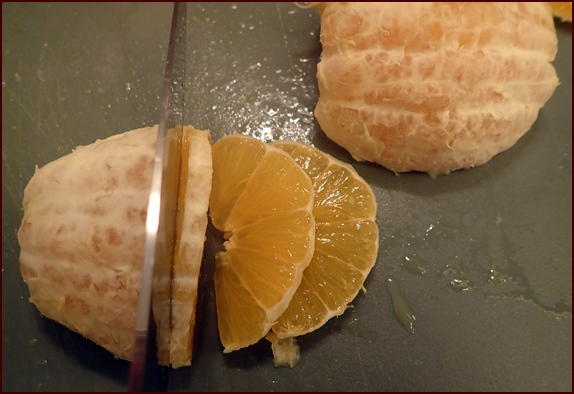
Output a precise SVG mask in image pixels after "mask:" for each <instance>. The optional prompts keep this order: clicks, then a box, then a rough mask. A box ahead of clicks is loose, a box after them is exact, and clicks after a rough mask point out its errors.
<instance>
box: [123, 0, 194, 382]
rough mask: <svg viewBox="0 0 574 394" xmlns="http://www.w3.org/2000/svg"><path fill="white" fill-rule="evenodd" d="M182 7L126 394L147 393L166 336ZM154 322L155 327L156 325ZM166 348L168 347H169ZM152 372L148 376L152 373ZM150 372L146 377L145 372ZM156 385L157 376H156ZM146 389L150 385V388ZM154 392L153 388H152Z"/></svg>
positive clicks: (172, 41) (174, 34)
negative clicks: (160, 337) (158, 305)
mask: <svg viewBox="0 0 574 394" xmlns="http://www.w3.org/2000/svg"><path fill="white" fill-rule="evenodd" d="M186 27H187V5H186V3H179V2H176V3H174V8H173V17H172V23H171V31H170V38H169V46H168V51H167V61H166V68H165V74H164V82H163V93H162V99H161V106H160V116H159V130H158V137H157V145H156V154H155V160H154V169H153V175H152V186H151V192H150V197H149V203H148V210H147V219H146V238H145V250H144V257H143V263H142V278H141V287H140V295H139V302H138V309H137V316H136V325H135V343H134V353H133V360H132V364H131V370H130V380H129V389H130V391H143V390H145V389H146V387H145V386H146V385H145V383H146V381H147V380H149V379H146V375H148V378H149V377H150V376H151V375H152V374H151V373H148V374H146V372H155V375H158V374H157V369H158V368H159V367H158V359H157V355H156V354H155V342H156V335H155V330H156V329H157V331H158V332H159V331H161V330H167V331H168V333H165V334H166V335H167V338H169V337H170V336H171V335H170V334H171V303H170V300H171V285H172V279H173V278H172V264H173V253H174V250H173V249H174V243H175V236H176V234H175V229H176V214H177V199H178V194H179V177H180V170H181V140H182V130H183V127H182V126H183V103H184V80H185V38H186ZM156 298H157V299H159V300H164V301H165V300H167V305H165V304H164V305H162V308H165V307H167V308H169V311H168V313H163V311H162V313H161V314H160V313H158V314H156V316H155V319H154V314H153V312H152V300H154V299H156ZM156 321H157V325H156V324H155V323H156ZM168 345H169V344H168ZM152 368H153V370H151V369H152ZM150 370H151V371H150ZM155 377H156V378H158V379H159V375H158V376H155ZM150 384H151V382H150ZM153 390H154V391H158V390H157V388H153Z"/></svg>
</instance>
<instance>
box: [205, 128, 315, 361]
mask: <svg viewBox="0 0 574 394" xmlns="http://www.w3.org/2000/svg"><path fill="white" fill-rule="evenodd" d="M213 162H214V176H213V179H214V181H213V191H214V192H213V193H212V198H211V201H210V215H211V217H212V219H213V224H214V226H215V227H216V228H217V229H219V230H221V231H223V232H224V237H225V238H228V239H227V241H226V242H225V243H224V246H225V250H226V251H225V252H222V254H220V255H218V257H217V259H216V272H215V289H216V294H215V295H216V305H217V316H218V326H219V335H220V339H221V342H222V344H223V346H224V352H226V353H227V352H231V351H233V350H237V349H240V348H243V347H245V346H248V345H251V344H254V343H256V342H257V341H259V339H261V338H263V337H264V336H265V334H267V333H268V332H269V330H270V328H271V326H272V325H273V324H274V323H275V322H276V321H277V319H278V318H279V316H281V314H283V312H284V311H285V309H286V308H287V306H288V305H289V302H290V301H291V298H292V297H293V294H294V293H295V291H296V289H297V287H298V286H299V284H300V283H301V279H302V277H303V270H304V269H305V268H306V267H307V266H308V265H309V262H310V261H311V258H312V256H313V250H314V243H315V239H314V237H315V220H314V218H313V213H312V210H313V196H314V192H313V185H312V183H311V180H310V179H309V177H308V176H307V175H306V173H305V172H304V171H303V170H302V169H301V167H299V166H298V165H297V163H295V161H294V160H293V159H292V158H291V157H290V156H289V155H287V154H286V153H284V152H282V151H281V150H279V149H276V148H273V147H272V146H270V145H268V144H265V143H263V142H261V141H258V140H256V139H254V138H252V137H247V136H242V135H231V136H228V137H224V138H222V139H221V140H219V141H218V142H216V143H215V144H214V145H213Z"/></svg>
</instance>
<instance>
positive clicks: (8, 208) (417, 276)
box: [2, 3, 572, 391]
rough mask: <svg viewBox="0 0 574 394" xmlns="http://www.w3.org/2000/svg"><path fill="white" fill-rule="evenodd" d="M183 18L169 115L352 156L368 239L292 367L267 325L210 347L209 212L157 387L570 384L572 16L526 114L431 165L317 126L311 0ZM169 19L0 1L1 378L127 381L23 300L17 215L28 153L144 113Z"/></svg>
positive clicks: (101, 385) (56, 150)
mask: <svg viewBox="0 0 574 394" xmlns="http://www.w3.org/2000/svg"><path fill="white" fill-rule="evenodd" d="M188 20H189V25H188V30H187V31H188V38H187V51H186V53H187V68H186V80H187V83H186V96H185V103H186V105H185V113H184V119H185V122H186V123H190V124H193V125H195V126H196V127H198V128H207V129H210V130H211V131H212V136H213V139H214V140H217V139H219V138H221V137H222V136H224V135H226V134H229V133H234V132H239V133H246V134H250V135H253V136H255V137H257V138H260V139H262V140H264V141H271V140H276V139H294V140H298V141H304V142H308V143H311V144H313V145H315V146H317V147H319V148H321V149H323V150H325V151H327V152H329V153H330V154H332V155H333V156H335V157H336V158H339V159H341V160H343V161H345V162H348V163H350V164H352V165H353V166H354V168H355V169H356V170H357V171H358V172H359V174H360V175H362V176H363V177H364V178H365V179H366V180H367V181H368V182H369V183H370V184H371V186H372V188H373V190H374V192H375V195H376V197H377V201H378V204H379V206H378V214H377V222H378V224H379V228H380V245H379V256H378V259H377V263H376V265H375V267H374V268H373V270H372V272H371V274H370V275H369V277H368V279H367V281H366V283H365V288H366V290H367V292H366V293H363V292H360V293H359V295H358V296H357V298H356V299H355V301H354V302H353V303H352V304H353V307H352V308H350V309H348V310H347V311H346V312H345V314H343V315H342V316H340V317H339V318H335V319H333V320H331V321H329V322H328V323H327V324H326V325H325V326H324V327H322V328H321V329H319V330H317V331H315V332H313V333H311V334H308V335H306V336H303V337H301V338H298V340H297V344H298V345H299V347H300V355H301V358H300V360H299V362H298V364H297V365H296V366H295V368H293V369H290V368H276V367H274V366H273V355H272V352H271V347H270V344H269V342H267V341H266V340H262V341H261V342H260V343H258V344H256V345H254V346H252V347H249V348H247V349H243V350H240V351H237V352H233V353H231V354H227V355H224V354H223V352H222V346H221V344H220V342H219V339H218V334H217V321H216V315H215V303H214V290H213V279H212V275H213V264H214V254H215V252H216V251H218V250H221V234H219V233H218V232H217V231H216V230H214V229H213V228H212V227H210V228H209V229H208V234H207V242H206V248H205V255H204V265H203V272H202V278H201V279H202V282H201V283H202V289H203V291H202V295H201V297H200V303H199V308H200V310H199V312H200V317H199V319H198V326H197V328H196V334H197V335H196V336H197V347H196V350H195V355H194V359H193V365H192V367H191V368H182V369H179V370H175V371H171V372H170V374H169V389H170V390H172V391H229V390H241V391H249V390H259V391H286V390H297V391H300V390H321V391H341V390H353V391H358V390H368V391H373V390H377V391H434V390H437V391H439V390H452V391H462V390H474V391H477V390H482V391H484V390H512V391H519V390H529V391H538V390H542V391H546V390H555V391H571V389H572V350H571V349H572V243H571V239H572V219H571V218H572V204H571V202H572V111H571V108H572V60H571V59H572V32H571V25H570V24H563V23H559V22H557V28H558V35H559V52H558V57H557V59H556V61H555V63H554V64H555V66H556V68H557V70H558V75H559V78H560V80H561V84H560V86H558V88H557V90H556V92H555V94H554V95H553V97H552V98H551V99H550V101H549V102H548V103H547V104H546V106H545V107H544V108H543V109H542V110H541V111H540V115H539V118H538V120H537V121H536V123H535V124H534V126H533V128H532V129H531V130H530V131H529V132H528V133H527V134H526V135H525V136H524V137H523V138H522V139H521V140H520V141H519V142H518V143H517V144H516V145H515V146H514V147H513V148H511V149H510V150H509V151H507V152H504V153H501V154H500V155H498V156H496V157H495V158H494V159H492V160H491V161H490V162H489V163H488V164H486V165H484V166H481V167H478V168H476V169H472V170H467V171H458V172H455V173H452V174H451V175H448V176H444V177H438V178H437V179H431V178H430V177H429V176H427V175H425V174H417V173H413V174H403V175H400V176H395V175H394V174H393V173H391V172H389V171H387V170H385V169H383V168H381V167H379V166H376V165H372V164H368V163H357V162H355V161H353V160H352V159H351V158H350V155H348V154H347V153H346V151H344V150H343V149H341V148H340V147H338V146H336V145H335V144H334V143H332V142H331V141H330V140H328V139H327V138H326V137H325V135H324V134H323V132H322V131H321V130H320V128H319V127H318V125H317V122H316V121H315V120H314V117H313V109H314V105H315V103H316V100H317V97H318V89H317V84H316V80H315V71H316V64H317V62H318V60H319V57H320V51H321V47H320V44H319V18H318V15H317V13H316V11H314V10H312V9H311V10H302V9H299V8H297V7H296V6H294V5H293V4H292V3H258V4H253V3H190V4H189V16H188ZM170 21H171V4H169V3H166V4H153V3H152V4H143V3H136V4H125V3H118V4H112V3H106V4H74V3H67V4H50V3H42V4H18V3H11V4H7V3H3V5H2V22H3V23H2V51H3V53H2V115H3V116H2V253H3V255H2V361H3V363H2V376H3V379H2V387H3V390H19V391H21V390H32V391H48V390H52V391H53V390H56V391H57V390H65V391H70V390H80V391H88V390H90V391H92V390H97V391H110V390H127V379H128V374H129V364H128V363H127V362H124V361H119V360H115V359H114V358H113V356H111V355H110V354H109V353H108V352H107V351H105V350H104V349H102V348H100V347H98V346H96V345H94V344H92V343H91V342H89V341H88V340H85V339H83V338H82V337H81V336H80V335H78V334H75V333H72V332H71V331H69V330H68V329H66V328H64V327H62V326H60V325H58V324H57V323H54V322H52V321H49V320H47V319H44V318H42V317H41V316H40V314H39V313H38V311H37V310H36V309H35V307H34V306H33V305H32V304H30V303H29V302H28V300H27V298H28V296H29V294H28V290H27V287H26V285H25V283H24V282H23V281H22V279H21V276H20V272H19V265H18V254H19V246H18V242H17V239H16V232H17V229H18V227H19V225H20V221H21V218H22V210H21V204H22V194H23V190H24V187H25V186H26V184H27V182H28V180H29V179H30V178H31V176H32V174H33V173H34V168H35V165H39V166H42V165H45V164H46V163H48V162H50V161H52V160H54V159H56V158H58V157H60V156H62V155H64V154H66V153H69V152H70V151H71V150H72V149H73V148H75V147H76V146H78V145H85V144H89V143H91V142H93V141H95V140H96V139H100V138H105V137H108V136H110V135H112V134H117V133H120V132H123V131H127V130H131V129H135V128H138V127H143V126H147V125H152V124H155V123H157V121H158V107H159V101H160V94H161V89H162V80H163V77H162V76H163V71H164V60H165V55H166V52H167V41H168V34H169V24H170ZM389 278H390V279H391V280H392V286H391V287H392V288H389ZM396 291H398V292H399V293H397V294H400V295H401V297H402V298H403V300H404V302H406V303H407V305H408V306H409V308H410V314H411V315H413V316H416V320H413V321H411V324H412V329H413V331H414V332H410V330H405V327H403V325H402V324H401V322H400V321H399V319H398V318H397V316H396V314H395V310H394V306H393V298H394V297H393V294H395V293H396ZM394 292H395V293H394ZM407 315H408V314H407Z"/></svg>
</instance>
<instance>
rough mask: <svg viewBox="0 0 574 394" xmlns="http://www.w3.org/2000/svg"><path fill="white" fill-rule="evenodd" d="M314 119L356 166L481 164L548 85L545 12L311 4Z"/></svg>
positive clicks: (539, 7)
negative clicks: (317, 42) (317, 56)
mask: <svg viewBox="0 0 574 394" xmlns="http://www.w3.org/2000/svg"><path fill="white" fill-rule="evenodd" d="M319 10H320V14H321V35H320V39H321V44H322V48H323V52H322V55H321V61H320V62H319V64H318V67H317V78H318V83H319V91H320V97H319V101H318V103H317V106H316V108H315V116H316V118H317V120H318V122H319V124H320V126H321V128H322V129H323V131H324V132H325V134H326V135H327V136H328V137H329V138H331V139H332V140H333V141H335V142H336V143H338V144H339V145H341V146H342V147H344V148H345V149H347V150H348V151H349V152H350V153H351V155H352V156H353V157H354V158H355V159H356V160H361V161H363V160H364V161H371V162H375V163H379V164H380V165H382V166H384V167H386V168H388V169H390V170H392V171H394V172H396V173H400V172H406V171H422V172H427V173H429V174H431V175H436V174H447V173H449V172H451V171H454V170H457V169H463V168H471V167H475V166H478V165H481V164H484V163H486V162H487V161H489V160H490V159H491V158H492V157H493V156H494V155H496V154H498V153H500V152H502V151H505V150H507V149H509V148H510V147H511V146H513V145H514V144H515V143H516V141H517V140H518V139H519V138H520V137H521V136H522V135H524V133H526V132H527V131H528V130H529V129H530V128H531V126H532V124H533V123H534V121H535V120H536V118H537V116H538V112H539V110H540V109H541V108H542V107H543V106H544V104H545V103H546V101H547V100H548V99H549V98H550V96H551V95H552V94H553V92H554V90H555V88H556V86H557V85H558V78H557V75H556V70H555V69H554V67H553V65H552V63H551V62H552V61H553V60H554V57H555V55H556V51H557V35H556V30H555V27H554V19H553V17H552V10H551V7H550V5H549V4H548V3H517V2H511V3H456V2H453V3H434V2H430V3H353V2H350V3H349V2H345V3H331V2H329V3H320V5H319Z"/></svg>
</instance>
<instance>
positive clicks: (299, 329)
mask: <svg viewBox="0 0 574 394" xmlns="http://www.w3.org/2000/svg"><path fill="white" fill-rule="evenodd" d="M272 146H274V147H277V148H279V149H281V150H284V151H285V152H287V153H288V154H289V155H291V156H292V157H293V158H294V160H295V162H297V164H299V165H300V166H301V168H303V169H304V170H305V172H306V173H307V174H308V175H309V177H310V178H311V180H312V182H313V187H314V191H315V199H314V208H313V216H314V218H315V226H316V227H315V251H314V254H313V259H312V260H311V263H310V264H309V267H307V269H305V271H304V273H303V280H302V282H301V285H300V286H299V288H298V289H297V291H296V292H295V295H294V296H293V299H292V300H291V303H290V304H289V307H288V308H287V310H286V311H285V312H284V313H283V315H281V317H280V318H279V319H278V321H277V323H276V324H275V325H273V327H272V330H273V333H274V334H275V336H276V337H277V338H279V339H282V338H289V337H295V336H300V335H303V334H306V333H309V332H311V331H314V330H316V329H318V328H319V327H321V326H323V325H324V324H325V323H326V322H327V321H328V320H329V319H331V318H332V317H335V316H339V315H341V314H342V313H343V312H344V311H345V309H346V308H347V306H348V304H349V303H350V302H351V301H352V300H353V299H354V298H355V297H356V296H357V294H358V292H359V290H360V289H361V288H362V287H363V283H364V281H365V279H366V277H367V275H368V274H369V272H370V271H371V269H372V268H373V266H374V264H375V261H376V258H377V252H378V242H379V241H378V240H379V231H378V226H377V224H376V223H375V217H376V212H377V203H376V199H375V196H374V194H373V191H372V190H371V188H370V186H369V185H368V184H367V183H366V182H365V181H364V180H363V179H362V178H361V177H360V176H359V174H358V173H357V172H356V171H355V170H354V169H353V167H351V166H350V165H348V164H345V163H343V162H341V161H339V160H337V159H335V158H333V157H332V156H330V155H328V154H325V153H323V152H321V151H320V150H318V149H316V148H314V147H311V146H309V145H305V144H302V143H298V142H294V141H277V142H274V143H272ZM268 339H270V340H271V341H272V342H273V339H274V336H273V335H272V336H270V337H269V338H268Z"/></svg>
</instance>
